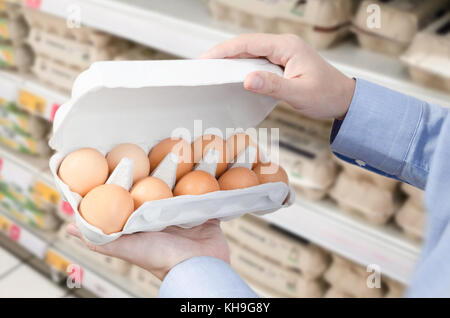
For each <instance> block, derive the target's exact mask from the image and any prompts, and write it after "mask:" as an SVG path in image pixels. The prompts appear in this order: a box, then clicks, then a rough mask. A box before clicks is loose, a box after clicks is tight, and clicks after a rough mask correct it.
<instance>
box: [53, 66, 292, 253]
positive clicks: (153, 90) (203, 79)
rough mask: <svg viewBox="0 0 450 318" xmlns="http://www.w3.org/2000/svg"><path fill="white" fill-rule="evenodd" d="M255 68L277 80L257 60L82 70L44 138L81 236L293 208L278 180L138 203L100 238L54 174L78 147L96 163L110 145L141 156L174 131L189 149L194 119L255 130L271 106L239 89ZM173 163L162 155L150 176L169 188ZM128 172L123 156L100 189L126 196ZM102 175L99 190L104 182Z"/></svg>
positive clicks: (106, 238) (76, 197)
mask: <svg viewBox="0 0 450 318" xmlns="http://www.w3.org/2000/svg"><path fill="white" fill-rule="evenodd" d="M256 70H265V71H271V72H275V73H277V74H281V69H280V68H279V67H278V66H275V65H272V64H270V63H269V62H268V61H266V60H260V59H251V60H183V61H111V62H98V63H94V64H93V65H92V66H91V67H90V69H89V70H87V71H85V72H83V73H82V74H81V75H80V76H79V77H78V78H77V80H76V81H75V84H74V88H73V90H72V99H71V100H70V101H68V102H67V103H65V104H64V105H62V106H61V107H60V108H59V110H58V111H57V113H56V116H55V121H54V126H53V137H52V139H51V140H50V145H51V147H52V148H53V149H55V150H56V153H55V155H54V156H52V158H51V159H50V168H51V171H52V174H53V176H54V178H55V183H56V185H57V187H58V189H59V190H60V191H61V192H62V193H63V195H64V197H65V198H66V199H67V201H68V202H69V203H70V205H71V206H72V208H73V210H74V211H75V219H76V222H77V224H78V227H79V228H80V230H81V232H82V234H83V235H84V237H85V238H86V239H87V240H88V241H89V242H91V243H93V244H96V245H99V244H105V243H108V242H111V241H113V240H115V239H117V238H118V237H120V236H121V235H123V234H131V233H135V232H142V231H160V230H163V229H164V228H166V227H168V226H172V225H177V226H180V227H185V228H190V227H194V226H196V225H199V224H202V223H204V222H205V221H207V220H208V219H214V218H218V219H221V220H228V219H232V218H234V217H237V216H240V215H243V214H245V213H256V214H264V213H269V212H273V211H275V210H278V209H279V208H281V207H284V206H288V205H290V204H292V202H293V201H294V198H295V193H294V191H293V190H292V189H291V188H290V187H289V186H287V185H286V184H285V183H284V182H271V183H265V184H260V185H257V186H252V187H249V188H245V189H237V190H226V191H215V192H211V193H206V194H202V195H180V196H175V197H173V198H167V199H162V200H156V201H148V202H145V203H143V204H142V205H141V206H140V207H139V208H138V209H137V210H135V211H134V212H132V214H131V215H130V216H129V218H127V219H126V223H125V225H124V226H123V228H122V230H120V231H117V232H113V233H109V234H105V232H104V231H102V230H101V229H100V228H98V227H96V226H94V225H92V224H90V223H88V222H87V221H86V220H85V219H84V218H83V217H82V216H81V214H80V213H79V203H80V201H81V199H82V197H81V196H80V194H78V193H76V192H74V191H72V190H71V188H69V186H68V185H66V184H65V183H64V182H63V181H62V180H61V179H60V177H59V176H58V170H59V168H60V165H61V162H63V160H64V158H65V157H66V156H67V155H68V154H71V153H73V151H75V150H77V149H85V148H91V149H96V150H95V151H97V152H100V155H99V156H100V157H101V156H102V155H103V156H104V155H106V154H107V153H108V152H109V151H110V150H111V149H113V148H114V147H115V146H117V145H119V144H122V143H127V142H128V143H134V144H136V145H139V146H140V147H141V148H142V150H143V151H144V152H145V153H148V152H149V151H150V149H152V147H153V146H154V145H155V144H156V143H157V142H158V141H159V140H162V139H165V138H167V137H170V136H171V134H172V133H173V130H174V129H176V128H177V127H178V128H179V129H181V131H183V132H185V133H187V134H188V135H189V136H188V137H186V136H184V137H185V141H187V142H189V143H190V142H192V141H193V137H192V136H196V134H194V128H195V127H194V126H195V123H196V122H195V120H197V119H201V120H202V125H204V126H205V127H215V128H216V129H218V130H219V131H220V132H222V134H224V135H226V133H225V132H226V131H227V128H232V127H241V128H243V129H247V128H250V127H254V126H255V125H256V124H258V123H259V122H261V121H262V120H263V119H264V117H266V116H267V114H268V113H269V112H270V111H271V110H272V109H273V107H274V106H275V105H276V101H275V100H274V99H272V98H269V97H262V96H259V95H256V94H253V93H250V92H248V91H246V90H245V89H244V88H243V81H244V79H245V76H246V75H247V74H248V73H250V72H251V71H256ZM173 74H177V76H174V75H173ZM130 101H133V102H132V103H130ZM124 105H127V106H126V109H127V111H124V108H123V107H124ZM186 105H189V107H186ZM148 119H149V120H151V122H152V124H149V121H148ZM81 126H82V127H83V129H82V130H80V128H79V127H81ZM119 127H121V128H119ZM252 152H253V153H254V152H255V151H254V149H253V151H252V150H251V147H247V151H246V153H245V155H249V154H250V153H252ZM103 160H104V159H103ZM130 161H131V163H130ZM179 163H182V162H181V161H180V158H179V157H178V156H176V155H174V154H173V153H169V154H168V155H167V156H166V157H165V158H164V160H162V162H161V163H160V164H159V165H158V167H157V168H154V170H153V172H152V176H153V177H155V178H156V179H160V180H163V181H164V182H165V183H166V185H167V186H168V187H169V188H172V187H173V185H174V184H175V181H176V171H177V170H178V169H177V167H178V164H179ZM214 164H215V165H216V163H214ZM234 164H235V165H237V164H240V163H239V162H235V163H234ZM106 169H107V168H106ZM196 169H197V170H208V169H210V170H208V171H211V169H212V168H211V166H210V163H209V162H207V160H204V161H203V162H200V163H199V164H198V166H197V167H196ZM212 170H213V169H212ZM231 170H233V171H235V170H234V168H233V169H231ZM130 171H133V160H129V159H128V158H123V159H122V161H121V162H120V163H119V165H118V166H117V167H116V168H115V170H114V171H113V172H112V174H111V176H110V177H109V181H108V182H107V183H108V184H115V185H118V187H115V188H116V189H118V188H120V187H122V188H123V189H125V190H126V191H128V190H129V189H130V188H131V184H132V181H133V180H132V178H133V173H132V172H130ZM106 173H107V171H106ZM106 177H107V176H106V175H105V179H102V180H101V182H100V183H99V184H103V183H104V182H105V181H104V180H106ZM110 188H111V187H110ZM83 195H84V194H83Z"/></svg>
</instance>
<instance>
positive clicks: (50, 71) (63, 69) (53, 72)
mask: <svg viewBox="0 0 450 318" xmlns="http://www.w3.org/2000/svg"><path fill="white" fill-rule="evenodd" d="M31 71H32V72H33V73H34V74H35V75H36V76H37V77H38V78H39V79H40V80H41V81H42V82H44V83H46V84H49V85H50V86H53V87H57V88H59V89H61V90H64V91H66V92H70V91H71V90H72V86H73V83H74V82H75V79H76V78H77V76H78V75H80V73H81V70H80V69H79V68H77V67H73V66H68V65H65V64H61V63H58V62H56V61H55V60H53V59H51V58H48V57H46V56H36V57H35V59H34V64H33V66H32V67H31Z"/></svg>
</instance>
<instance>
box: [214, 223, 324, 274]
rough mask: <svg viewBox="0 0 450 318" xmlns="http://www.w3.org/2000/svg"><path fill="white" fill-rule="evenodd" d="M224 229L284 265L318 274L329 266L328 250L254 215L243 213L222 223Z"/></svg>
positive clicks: (244, 243)
mask: <svg viewBox="0 0 450 318" xmlns="http://www.w3.org/2000/svg"><path fill="white" fill-rule="evenodd" d="M222 230H223V231H224V233H225V234H226V235H227V236H229V237H231V238H232V239H234V240H235V241H236V242H240V244H241V245H243V246H245V247H247V248H249V249H251V250H253V251H254V252H256V253H259V254H260V255H261V256H263V257H266V258H269V259H271V260H272V261H274V262H277V263H279V264H281V265H282V266H285V267H288V268H292V269H296V270H299V271H300V272H301V273H302V275H303V276H304V277H307V278H311V279H314V278H318V277H319V276H320V275H322V273H323V272H324V271H325V270H326V268H327V267H328V257H327V254H326V253H325V252H324V251H323V250H321V249H320V248H318V247H317V246H315V245H312V244H309V243H307V242H304V241H301V240H300V239H294V238H292V237H290V236H288V235H286V234H284V233H281V232H280V231H279V230H276V229H275V228H273V227H271V226H269V224H267V223H266V222H264V221H261V220H258V219H256V218H254V217H247V216H244V217H240V218H236V219H234V220H232V221H229V222H224V223H223V224H222Z"/></svg>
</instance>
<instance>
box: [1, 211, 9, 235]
mask: <svg viewBox="0 0 450 318" xmlns="http://www.w3.org/2000/svg"><path fill="white" fill-rule="evenodd" d="M10 226H11V222H10V221H9V220H8V219H7V218H5V217H4V216H3V215H0V231H1V232H5V233H8V232H9V228H10Z"/></svg>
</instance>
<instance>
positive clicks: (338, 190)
mask: <svg viewBox="0 0 450 318" xmlns="http://www.w3.org/2000/svg"><path fill="white" fill-rule="evenodd" d="M330 196H331V197H332V198H333V199H334V200H335V201H336V202H337V203H338V205H339V206H340V207H341V208H342V210H343V211H344V212H348V213H351V214H356V215H359V216H362V217H363V218H364V219H366V220H367V221H369V222H370V223H373V224H375V225H382V224H385V223H387V222H388V221H389V220H390V218H391V217H392V216H393V215H394V213H395V211H397V209H398V207H399V200H398V197H397V194H396V193H395V192H393V191H392V190H389V189H383V188H380V187H379V186H377V185H376V184H374V183H372V182H368V181H367V180H360V179H356V178H353V177H351V176H349V175H348V174H347V173H346V172H342V173H340V174H339V176H338V177H337V180H336V183H335V184H334V186H333V187H332V189H331V190H330Z"/></svg>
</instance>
